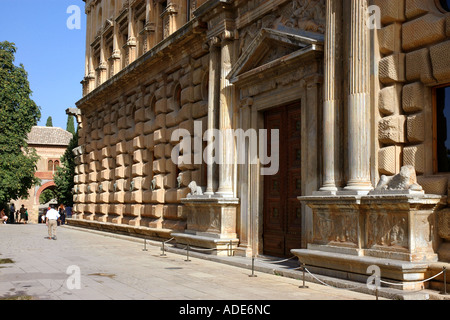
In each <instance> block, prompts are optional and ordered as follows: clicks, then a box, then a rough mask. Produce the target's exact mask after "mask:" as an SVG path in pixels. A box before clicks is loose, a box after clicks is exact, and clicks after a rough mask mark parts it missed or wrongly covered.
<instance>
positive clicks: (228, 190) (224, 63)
mask: <svg viewBox="0 0 450 320" xmlns="http://www.w3.org/2000/svg"><path fill="white" fill-rule="evenodd" d="M232 39H233V33H232V32H229V31H225V32H224V34H223V37H222V46H221V61H220V62H221V64H220V118H219V129H220V131H221V132H222V137H223V145H222V148H221V155H220V156H219V157H220V158H221V159H220V163H219V188H218V190H217V194H218V195H220V196H223V197H233V161H234V136H233V135H232V134H230V133H231V129H232V119H233V99H234V97H233V93H234V91H233V90H234V89H233V86H232V85H231V83H230V82H229V80H228V79H227V78H226V77H227V75H228V74H229V73H230V71H231V67H232V59H233V41H232Z"/></svg>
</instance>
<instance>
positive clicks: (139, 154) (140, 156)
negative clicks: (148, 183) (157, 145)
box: [133, 149, 150, 163]
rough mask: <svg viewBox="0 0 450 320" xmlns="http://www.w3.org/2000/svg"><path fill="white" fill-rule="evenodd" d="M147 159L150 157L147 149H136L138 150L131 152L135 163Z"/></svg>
mask: <svg viewBox="0 0 450 320" xmlns="http://www.w3.org/2000/svg"><path fill="white" fill-rule="evenodd" d="M149 159H150V157H149V154H148V151H147V149H138V150H136V151H134V153H133V161H134V162H135V163H138V162H147V161H149Z"/></svg>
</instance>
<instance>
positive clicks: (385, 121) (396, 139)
mask: <svg viewBox="0 0 450 320" xmlns="http://www.w3.org/2000/svg"><path fill="white" fill-rule="evenodd" d="M404 128H405V116H402V115H396V116H389V117H384V118H382V119H381V120H380V121H379V123H378V139H379V140H380V142H381V143H385V144H393V143H403V142H405V129H404Z"/></svg>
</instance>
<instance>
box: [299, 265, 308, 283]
mask: <svg viewBox="0 0 450 320" xmlns="http://www.w3.org/2000/svg"><path fill="white" fill-rule="evenodd" d="M302 269H303V285H301V286H300V287H299V288H303V289H307V288H308V286H307V285H306V284H305V272H306V267H305V264H304V263H302Z"/></svg>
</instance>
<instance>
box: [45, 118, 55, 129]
mask: <svg viewBox="0 0 450 320" xmlns="http://www.w3.org/2000/svg"><path fill="white" fill-rule="evenodd" d="M45 126H46V127H53V119H52V117H48V118H47V122H46V124H45Z"/></svg>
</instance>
